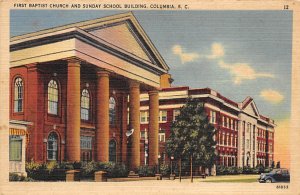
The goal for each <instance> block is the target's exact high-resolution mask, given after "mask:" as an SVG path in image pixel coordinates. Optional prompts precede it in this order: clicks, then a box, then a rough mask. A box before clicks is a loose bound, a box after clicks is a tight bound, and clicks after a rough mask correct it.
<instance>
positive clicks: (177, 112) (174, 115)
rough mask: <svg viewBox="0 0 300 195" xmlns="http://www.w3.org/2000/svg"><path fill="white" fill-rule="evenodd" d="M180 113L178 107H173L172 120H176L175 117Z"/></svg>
mask: <svg viewBox="0 0 300 195" xmlns="http://www.w3.org/2000/svg"><path fill="white" fill-rule="evenodd" d="M179 115H180V110H179V109H174V110H173V121H176V120H177V117H178V116H179Z"/></svg>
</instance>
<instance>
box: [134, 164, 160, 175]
mask: <svg viewBox="0 0 300 195" xmlns="http://www.w3.org/2000/svg"><path fill="white" fill-rule="evenodd" d="M155 172H156V168H155V166H154V167H150V166H148V165H143V166H139V167H138V174H139V176H142V177H151V176H154V175H155Z"/></svg>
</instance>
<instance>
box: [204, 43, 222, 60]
mask: <svg viewBox="0 0 300 195" xmlns="http://www.w3.org/2000/svg"><path fill="white" fill-rule="evenodd" d="M224 54H225V50H224V47H223V45H222V44H221V43H213V44H212V45H211V54H210V55H207V56H206V57H207V58H208V59H216V58H220V57H223V56H224Z"/></svg>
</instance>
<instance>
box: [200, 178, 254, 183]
mask: <svg viewBox="0 0 300 195" xmlns="http://www.w3.org/2000/svg"><path fill="white" fill-rule="evenodd" d="M202 182H214V183H252V182H257V178H246V179H220V180H210V181H209V180H208V181H202Z"/></svg>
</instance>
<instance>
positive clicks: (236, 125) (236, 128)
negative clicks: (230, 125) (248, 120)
mask: <svg viewBox="0 0 300 195" xmlns="http://www.w3.org/2000/svg"><path fill="white" fill-rule="evenodd" d="M235 130H238V122H237V121H235Z"/></svg>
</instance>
